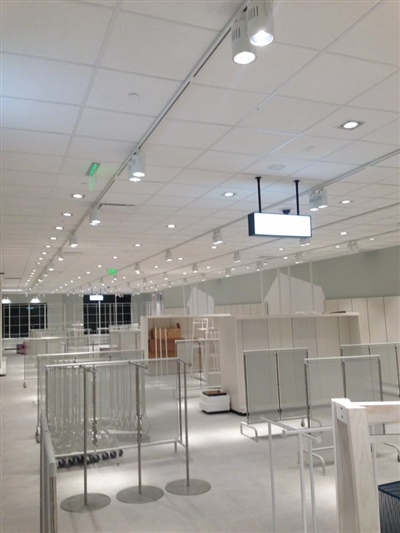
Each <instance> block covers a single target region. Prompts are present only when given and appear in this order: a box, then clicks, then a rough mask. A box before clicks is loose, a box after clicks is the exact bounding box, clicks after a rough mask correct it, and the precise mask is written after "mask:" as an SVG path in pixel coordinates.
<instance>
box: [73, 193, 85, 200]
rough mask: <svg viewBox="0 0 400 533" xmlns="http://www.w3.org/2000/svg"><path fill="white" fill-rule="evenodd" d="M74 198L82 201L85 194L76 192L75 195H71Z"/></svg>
mask: <svg viewBox="0 0 400 533" xmlns="http://www.w3.org/2000/svg"><path fill="white" fill-rule="evenodd" d="M71 196H72V198H76V199H77V200H80V199H81V198H85V196H84V195H83V194H81V193H80V192H75V193H74V194H71Z"/></svg>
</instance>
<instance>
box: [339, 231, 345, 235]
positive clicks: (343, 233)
mask: <svg viewBox="0 0 400 533" xmlns="http://www.w3.org/2000/svg"><path fill="white" fill-rule="evenodd" d="M339 235H347V231H341V232H340V234H339Z"/></svg>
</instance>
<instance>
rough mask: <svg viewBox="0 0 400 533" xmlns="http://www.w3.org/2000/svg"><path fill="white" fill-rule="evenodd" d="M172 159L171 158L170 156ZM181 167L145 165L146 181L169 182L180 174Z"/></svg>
mask: <svg viewBox="0 0 400 533" xmlns="http://www.w3.org/2000/svg"><path fill="white" fill-rule="evenodd" d="M172 157H173V156H172ZM181 170H182V168H181V167H170V166H165V167H164V166H151V165H149V164H148V159H147V164H146V181H156V182H169V181H171V180H172V179H173V178H175V176H176V175H177V174H178V173H179V172H181Z"/></svg>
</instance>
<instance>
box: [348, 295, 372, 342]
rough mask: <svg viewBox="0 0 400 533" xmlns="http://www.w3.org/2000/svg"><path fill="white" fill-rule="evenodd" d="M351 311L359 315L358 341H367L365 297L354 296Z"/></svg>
mask: <svg viewBox="0 0 400 533" xmlns="http://www.w3.org/2000/svg"><path fill="white" fill-rule="evenodd" d="M352 303H353V311H354V312H356V313H359V315H360V342H369V323H368V305H367V298H354V299H353V300H352Z"/></svg>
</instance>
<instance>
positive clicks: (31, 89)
mask: <svg viewBox="0 0 400 533" xmlns="http://www.w3.org/2000/svg"><path fill="white" fill-rule="evenodd" d="M1 68H2V94H3V95H4V96H12V97H14V98H28V99H31V100H43V101H47V102H55V103H61V104H77V105H80V104H81V103H82V100H83V97H84V95H85V91H86V89H87V87H88V83H89V79H90V76H91V73H92V67H88V66H84V65H74V64H72V63H65V62H61V61H52V60H50V59H41V58H35V57H26V56H19V55H15V54H2V56H1Z"/></svg>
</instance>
